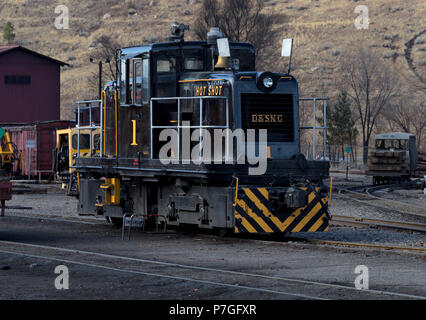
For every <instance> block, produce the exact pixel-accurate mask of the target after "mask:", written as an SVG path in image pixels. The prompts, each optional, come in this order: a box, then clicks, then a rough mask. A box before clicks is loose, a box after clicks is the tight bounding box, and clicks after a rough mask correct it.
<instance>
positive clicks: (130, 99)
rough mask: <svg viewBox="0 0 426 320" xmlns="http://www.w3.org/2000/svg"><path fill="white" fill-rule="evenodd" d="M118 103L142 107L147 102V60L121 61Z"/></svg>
mask: <svg viewBox="0 0 426 320" xmlns="http://www.w3.org/2000/svg"><path fill="white" fill-rule="evenodd" d="M120 68H121V71H120V76H121V81H120V103H121V104H122V105H133V106H142V105H146V104H148V102H149V58H144V59H142V58H134V59H128V60H122V61H121V64H120Z"/></svg>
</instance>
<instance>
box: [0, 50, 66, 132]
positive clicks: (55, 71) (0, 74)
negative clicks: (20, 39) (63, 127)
mask: <svg viewBox="0 0 426 320" xmlns="http://www.w3.org/2000/svg"><path fill="white" fill-rule="evenodd" d="M64 65H66V63H64V62H61V61H58V60H55V59H52V58H50V57H48V56H45V55H42V54H40V53H37V52H35V51H32V50H29V49H27V48H24V47H21V46H7V47H0V125H1V124H8V123H22V124H23V123H35V122H40V121H52V120H59V119H60V118H61V117H60V92H61V90H60V68H61V66H64Z"/></svg>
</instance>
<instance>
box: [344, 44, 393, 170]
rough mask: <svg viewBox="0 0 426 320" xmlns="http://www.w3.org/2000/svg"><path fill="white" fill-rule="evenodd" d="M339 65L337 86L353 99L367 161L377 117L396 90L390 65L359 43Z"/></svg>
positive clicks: (364, 158) (365, 160)
mask: <svg viewBox="0 0 426 320" xmlns="http://www.w3.org/2000/svg"><path fill="white" fill-rule="evenodd" d="M340 69H341V70H340V71H341V76H342V79H341V81H340V86H341V87H342V88H343V89H345V90H346V92H347V93H348V95H349V96H350V98H351V99H352V100H353V104H354V106H355V109H356V111H357V113H358V115H359V121H360V123H361V135H362V143H363V147H364V157H363V160H364V163H366V162H367V158H368V145H369V142H370V138H371V135H372V133H373V130H374V127H375V125H376V121H377V119H378V117H379V115H381V114H382V112H383V109H384V108H385V107H386V106H387V105H389V103H390V101H391V99H392V98H393V96H394V95H395V94H396V92H397V88H398V84H397V80H396V77H395V76H394V75H393V73H392V70H391V68H389V67H388V66H387V65H386V64H385V63H384V61H383V59H382V58H381V57H380V56H379V54H378V53H377V52H376V51H373V50H372V49H371V48H368V49H366V48H362V47H360V48H359V49H358V50H354V52H352V53H349V54H347V55H346V56H345V57H344V58H343V59H342V61H341V65H340Z"/></svg>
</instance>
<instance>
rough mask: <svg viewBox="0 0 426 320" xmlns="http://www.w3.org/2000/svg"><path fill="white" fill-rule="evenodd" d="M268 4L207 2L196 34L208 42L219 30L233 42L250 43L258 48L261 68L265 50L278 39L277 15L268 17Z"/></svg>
mask: <svg viewBox="0 0 426 320" xmlns="http://www.w3.org/2000/svg"><path fill="white" fill-rule="evenodd" d="M264 7H265V1H264V0H222V1H219V0H203V3H202V5H201V8H200V10H199V11H198V14H197V20H196V22H195V26H194V32H195V35H196V36H197V38H199V39H201V40H204V39H205V38H206V34H207V32H208V31H209V30H210V28H211V27H219V28H220V29H221V31H222V32H223V34H224V35H225V37H227V38H229V39H230V40H231V41H241V42H250V43H252V44H253V45H254V46H255V49H256V56H257V60H258V61H259V64H261V63H262V60H263V58H264V55H265V52H264V51H265V50H264V49H265V48H267V46H268V45H270V44H271V43H273V41H274V40H275V37H276V35H277V33H276V31H275V30H273V25H274V22H275V15H273V14H272V13H264V12H263V11H264Z"/></svg>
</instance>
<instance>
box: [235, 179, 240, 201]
mask: <svg viewBox="0 0 426 320" xmlns="http://www.w3.org/2000/svg"><path fill="white" fill-rule="evenodd" d="M235 178H236V179H237V183H236V185H235V201H234V207H236V206H237V201H238V182H239V179H238V177H235Z"/></svg>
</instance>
